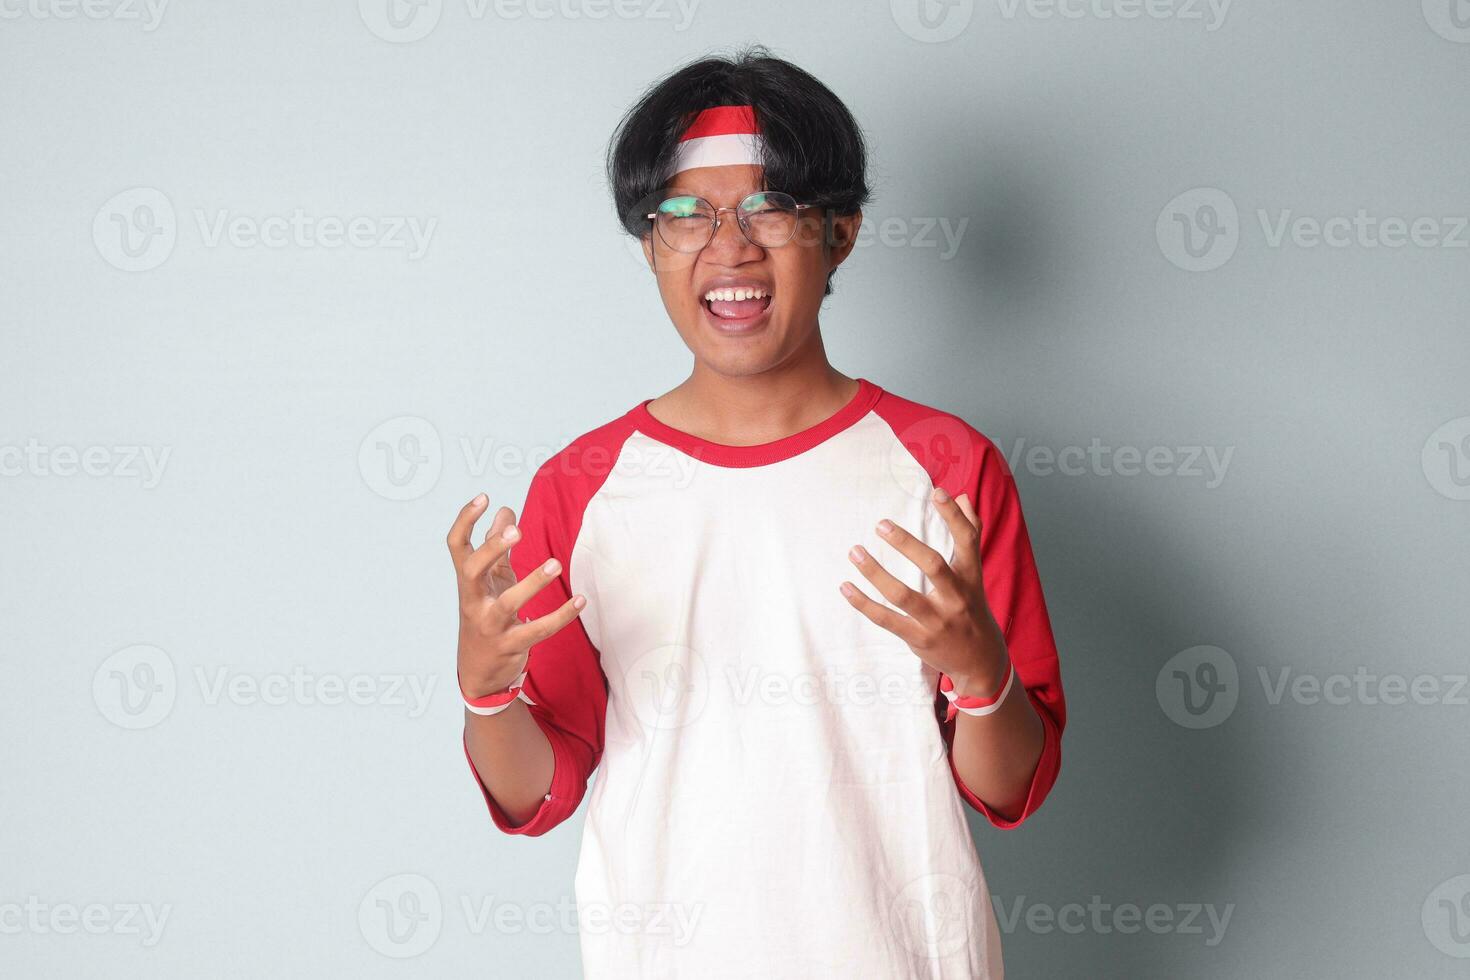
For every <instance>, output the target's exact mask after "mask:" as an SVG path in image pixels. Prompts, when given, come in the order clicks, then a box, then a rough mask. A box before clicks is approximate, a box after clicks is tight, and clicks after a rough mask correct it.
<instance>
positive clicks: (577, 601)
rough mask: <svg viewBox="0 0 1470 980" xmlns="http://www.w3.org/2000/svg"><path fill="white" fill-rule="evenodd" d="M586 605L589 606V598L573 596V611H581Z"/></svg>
mask: <svg viewBox="0 0 1470 980" xmlns="http://www.w3.org/2000/svg"><path fill="white" fill-rule="evenodd" d="M585 605H587V597H586V596H584V595H577V596H572V608H573V609H581V608H582V607H583V606H585Z"/></svg>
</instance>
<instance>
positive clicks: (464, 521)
mask: <svg viewBox="0 0 1470 980" xmlns="http://www.w3.org/2000/svg"><path fill="white" fill-rule="evenodd" d="M489 504H490V498H489V497H487V496H485V495H484V494H483V493H482V494H480V495H478V496H477V497H475V499H474V500H471V501H470V502H469V503H467V504H465V505H464V506H463V507H461V508H460V509H459V516H457V517H456V518H455V519H454V523H453V524H451V525H450V526H449V536H448V537H447V538H445V543H446V544H448V545H449V554H450V556H451V557H452V558H453V559H454V566H455V567H456V568H458V567H459V566H460V565H461V564H463V562H464V560H465V559H466V558H468V557H469V554H470V552H471V551H473V550H474V545H473V544H471V543H470V534H471V533H472V532H473V531H474V529H475V521H478V520H479V519H480V515H481V514H482V513H483V512H484V510H485V508H486V507H487V506H489Z"/></svg>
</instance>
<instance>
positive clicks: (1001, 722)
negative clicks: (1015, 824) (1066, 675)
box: [951, 676, 1045, 820]
mask: <svg viewBox="0 0 1470 980" xmlns="http://www.w3.org/2000/svg"><path fill="white" fill-rule="evenodd" d="M1004 684H1005V677H1004V676H1001V677H1000V679H999V680H998V681H997V680H994V679H987V680H984V681H977V682H972V681H968V680H967V681H956V690H957V691H958V692H959V693H960V694H962V695H963V694H979V693H981V692H987V693H990V692H994V691H997V690H999V689H1000V688H1001V686H1003V685H1004ZM1044 740H1045V730H1044V729H1043V728H1042V724H1041V716H1040V715H1038V714H1037V713H1036V708H1035V707H1034V706H1033V705H1032V703H1031V699H1030V698H1029V697H1027V696H1026V691H1025V689H1024V688H1023V687H1022V686H1021V679H1020V678H1019V677H1017V678H1016V679H1015V681H1014V682H1013V683H1012V684H1011V691H1010V693H1009V694H1008V695H1007V696H1006V699H1005V701H1004V702H1002V704H1001V706H1000V708H999V709H997V710H996V711H994V712H992V713H990V714H988V715H981V716H979V717H976V716H974V715H967V714H965V713H964V712H963V711H961V712H959V713H958V714H956V715H955V734H954V745H953V747H952V749H951V751H952V752H953V753H954V767H955V772H956V773H958V774H959V777H960V779H962V780H963V781H964V784H965V786H967V787H968V788H969V790H970V792H972V793H974V794H975V795H976V796H978V797H979V798H980V799H981V800H983V801H984V802H985V804H986V806H988V807H990V808H991V809H992V810H994V811H996V813H997V814H998V815H1000V816H1001V817H1003V818H1005V819H1007V820H1010V819H1014V818H1015V817H1016V816H1017V815H1018V814H1019V813H1020V812H1021V809H1022V807H1024V806H1025V803H1026V795H1027V792H1028V790H1029V789H1030V787H1031V780H1032V777H1033V776H1034V775H1035V773H1036V766H1037V763H1038V762H1039V761H1040V760H1041V750H1042V748H1043V744H1044Z"/></svg>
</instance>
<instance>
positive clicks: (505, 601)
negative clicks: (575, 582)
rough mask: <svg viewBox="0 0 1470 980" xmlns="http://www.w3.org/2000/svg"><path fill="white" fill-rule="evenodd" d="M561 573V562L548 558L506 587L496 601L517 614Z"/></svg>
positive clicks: (508, 610)
mask: <svg viewBox="0 0 1470 980" xmlns="http://www.w3.org/2000/svg"><path fill="white" fill-rule="evenodd" d="M560 573H561V562H559V561H557V560H556V559H555V558H548V559H546V561H544V562H542V563H541V564H540V566H539V567H537V569H536V570H535V571H534V572H532V573H531V574H530V575H527V576H526V577H525V578H523V579H521V580H520V581H519V582H517V583H516V584H515V585H512V586H511V587H510V588H508V589H506V590H505V591H504V592H502V593H501V594H500V597H499V598H497V599H496V600H495V601H496V602H497V603H499V604H500V606H501V607H502V608H503V609H505V610H506V611H507V612H509V613H512V614H515V613H519V612H520V611H521V607H522V606H524V605H525V604H526V603H528V602H530V601H531V597H532V596H534V595H535V594H536V593H538V592H540V591H541V590H542V589H544V588H546V586H547V585H548V584H550V582H551V580H552V579H554V578H556V576H557V575H558V574H560Z"/></svg>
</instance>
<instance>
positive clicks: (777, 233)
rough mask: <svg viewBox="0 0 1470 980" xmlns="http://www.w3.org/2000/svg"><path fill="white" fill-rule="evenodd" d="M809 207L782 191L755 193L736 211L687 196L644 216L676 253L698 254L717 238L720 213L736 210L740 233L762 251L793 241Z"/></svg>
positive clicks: (669, 201)
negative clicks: (797, 227) (802, 213)
mask: <svg viewBox="0 0 1470 980" xmlns="http://www.w3.org/2000/svg"><path fill="white" fill-rule="evenodd" d="M811 207H812V205H810V204H797V203H796V200H795V199H794V198H793V197H792V196H791V195H790V194H785V193H782V192H781V191H756V192H755V193H754V194H751V195H749V196H748V197H746V198H745V200H743V201H741V202H740V203H739V204H738V205H736V206H735V207H733V208H717V207H715V206H714V205H713V204H710V202H708V201H706V200H705V199H704V198H702V197H695V196H694V195H692V194H684V195H680V196H679V197H671V198H669V199H668V200H666V201H664V202H663V203H662V204H660V205H659V206H658V210H657V211H655V212H653V213H652V214H648V215H645V216H644V217H646V218H648V220H649V221H652V222H653V225H654V227H655V228H657V229H658V237H659V238H661V239H663V242H664V244H665V245H667V246H668V247H669V248H671V249H673V250H674V251H676V252H698V251H699V250H700V249H702V248H704V247H705V246H706V245H708V244H709V243H710V240H711V239H713V238H714V237H715V231H716V229H718V228H719V227H720V214H721V213H722V212H724V211H734V212H735V220H736V221H737V222H738V223H739V225H740V230H741V231H742V232H743V233H744V234H745V237H746V238H748V239H749V240H750V241H751V242H752V243H753V244H755V245H759V246H760V247H761V248H778V247H780V246H782V245H785V244H786V243H787V242H789V241H791V238H792V236H793V235H795V234H796V226H797V224H798V223H799V221H800V219H801V212H803V211H805V210H807V209H809V208H811Z"/></svg>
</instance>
